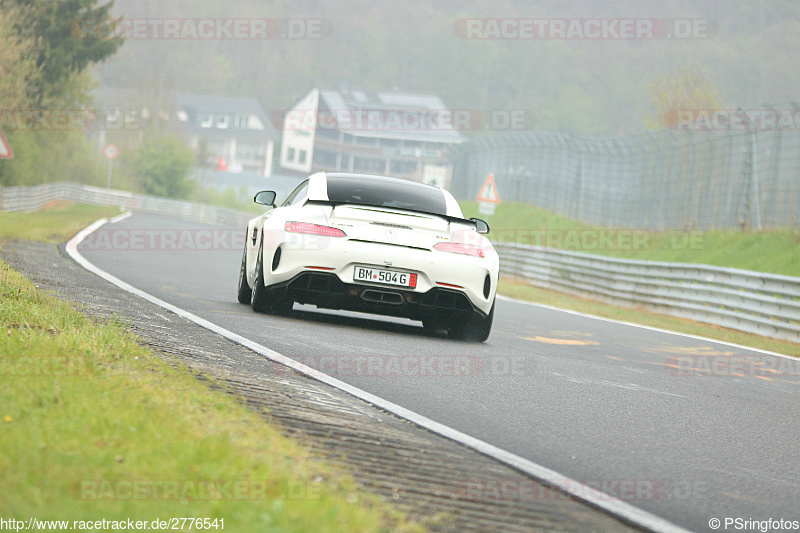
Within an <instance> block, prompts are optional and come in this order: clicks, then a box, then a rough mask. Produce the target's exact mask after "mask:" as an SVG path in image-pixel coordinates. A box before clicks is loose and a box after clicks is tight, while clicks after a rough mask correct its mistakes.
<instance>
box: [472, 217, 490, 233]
mask: <svg viewBox="0 0 800 533" xmlns="http://www.w3.org/2000/svg"><path fill="white" fill-rule="evenodd" d="M469 220H470V222H474V223H475V229H476V230H477V231H478V233H480V234H482V235H486V234H487V233H489V223H488V222H486V221H485V220H481V219H479V218H471V219H469Z"/></svg>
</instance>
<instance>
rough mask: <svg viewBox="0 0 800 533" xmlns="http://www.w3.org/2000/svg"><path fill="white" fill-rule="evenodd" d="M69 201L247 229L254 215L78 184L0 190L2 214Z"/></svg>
mask: <svg viewBox="0 0 800 533" xmlns="http://www.w3.org/2000/svg"><path fill="white" fill-rule="evenodd" d="M57 200H67V201H72V202H79V203H84V204H94V205H110V206H118V207H120V208H121V209H123V210H129V209H130V210H134V211H142V212H145V213H153V214H162V215H168V216H174V217H180V218H184V219H187V220H192V221H195V222H204V223H209V224H226V225H233V226H244V225H245V224H246V223H247V221H248V220H249V219H251V218H253V216H254V215H251V214H248V213H245V212H243V211H237V210H235V209H224V208H221V207H215V206H211V205H207V204H198V203H195V202H187V201H184V200H174V199H172V198H161V197H158V196H149V195H146V194H135V193H131V192H128V191H119V190H115V189H101V188H98V187H91V186H89V185H78V184H75V183H63V182H58V183H46V184H44V185H34V186H28V187H0V211H28V212H32V211H38V210H40V209H42V208H43V207H45V206H46V205H47V204H48V203H50V202H53V201H57Z"/></svg>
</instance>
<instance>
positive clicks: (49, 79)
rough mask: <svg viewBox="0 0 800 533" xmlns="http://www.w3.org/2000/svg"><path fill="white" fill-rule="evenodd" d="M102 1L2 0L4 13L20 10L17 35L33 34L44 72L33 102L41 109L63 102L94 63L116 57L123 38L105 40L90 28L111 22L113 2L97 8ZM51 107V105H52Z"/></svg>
mask: <svg viewBox="0 0 800 533" xmlns="http://www.w3.org/2000/svg"><path fill="white" fill-rule="evenodd" d="M97 2H98V0H60V1H58V2H54V1H52V0H0V12H5V11H11V10H14V9H17V10H18V13H19V16H18V17H17V20H16V23H15V28H16V30H17V33H19V34H21V35H22V34H24V33H26V32H33V34H34V35H35V37H36V40H35V44H34V46H33V50H32V52H33V53H32V57H33V58H35V61H36V66H37V67H38V69H39V71H40V78H39V79H38V80H37V81H38V83H36V85H35V88H34V91H33V93H32V94H31V99H32V100H33V101H34V102H35V104H36V105H38V106H41V105H44V104H45V103H46V102H53V101H56V102H62V101H63V100H64V99H65V98H66V99H67V100H68V101H69V98H70V97H71V96H73V95H70V94H69V93H68V91H69V89H70V88H71V86H70V83H69V82H70V80H71V79H72V78H73V76H74V75H75V74H78V73H80V72H82V71H83V70H84V69H85V68H86V67H88V66H89V65H91V64H92V63H98V62H100V61H103V60H104V59H106V58H107V57H109V56H111V55H112V54H114V53H115V52H116V50H117V48H118V47H119V45H120V44H122V42H123V41H122V39H116V38H108V37H103V36H102V35H100V34H99V33H95V32H92V31H88V32H87V31H86V30H87V28H93V27H97V25H104V27H108V26H109V24H110V23H111V19H110V17H109V10H110V9H111V7H112V6H113V2H109V3H108V4H105V5H103V6H100V7H96V4H97ZM48 105H49V104H48Z"/></svg>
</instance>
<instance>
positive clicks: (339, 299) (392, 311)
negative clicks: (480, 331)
mask: <svg viewBox="0 0 800 533" xmlns="http://www.w3.org/2000/svg"><path fill="white" fill-rule="evenodd" d="M267 290H268V291H269V292H270V293H272V294H274V296H275V297H281V298H282V297H290V298H291V299H292V300H294V301H296V302H298V303H301V304H312V305H316V306H317V307H322V308H326V309H342V310H348V311H361V312H365V313H371V314H379V315H388V316H397V317H404V318H410V319H412V320H434V321H438V320H442V319H443V318H445V319H446V320H447V321H448V322H458V321H460V320H467V319H469V318H470V317H479V318H484V317H486V315H487V313H485V312H484V311H483V310H481V309H480V308H478V307H476V306H475V305H474V304H473V303H472V302H471V301H470V299H469V298H468V297H467V295H466V294H464V293H463V292H460V291H457V290H452V289H445V288H439V287H435V288H432V289H430V290H428V291H426V292H416V291H410V290H404V289H402V288H397V287H377V286H373V285H362V284H358V283H344V282H343V281H342V280H341V279H339V277H338V276H337V275H336V274H333V273H327V272H302V273H300V274H298V275H296V276H295V277H293V278H292V279H290V280H288V281H284V282H281V283H277V284H274V285H270V286H269V287H267Z"/></svg>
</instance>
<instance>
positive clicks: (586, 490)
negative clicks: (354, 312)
mask: <svg viewBox="0 0 800 533" xmlns="http://www.w3.org/2000/svg"><path fill="white" fill-rule="evenodd" d="M106 222H108V220H107V219H105V218H104V219H100V220H98V221H96V222H94V223H93V224H91V225H90V226H88V227H86V228H84V229H83V230H81V231H80V232H78V234H77V235H75V236H74V237H73V238H72V239H70V240H69V242H67V246H66V251H67V254H69V256H70V257H71V258H72V259H74V260H75V261H76V262H77V263H78V264H79V265H81V266H82V267H83V268H85V269H86V270H88V271H89V272H92V273H93V274H97V275H98V276H100V277H101V278H103V279H105V280H106V281H108V282H110V283H112V284H114V285H116V286H117V287H119V288H121V289H123V290H125V291H128V292H130V293H131V294H135V295H136V296H139V297H141V298H144V299H145V300H147V301H148V302H151V303H154V304H156V305H158V306H159V307H162V308H164V309H166V310H168V311H171V312H173V313H175V314H176V315H178V316H180V317H182V318H185V319H187V320H189V321H191V322H194V323H195V324H197V325H199V326H202V327H204V328H206V329H209V330H211V331H213V332H214V333H217V334H219V335H222V336H223V337H225V338H227V339H230V340H232V341H233V342H235V343H237V344H240V345H242V346H244V347H245V348H249V349H250V350H252V351H254V352H256V353H258V354H261V355H263V356H264V357H266V358H267V359H270V360H271V361H275V362H276V363H280V364H282V365H285V366H287V367H289V368H291V369H293V370H296V371H297V372H300V373H301V374H304V375H306V376H308V377H310V378H313V379H316V380H318V381H321V382H322V383H325V384H327V385H330V386H332V387H335V388H337V389H339V390H342V391H344V392H346V393H348V394H351V395H352V396H355V397H356V398H359V399H361V400H364V401H366V402H368V403H371V404H372V405H375V406H376V407H379V408H381V409H383V410H385V411H388V412H390V413H392V414H394V415H396V416H399V417H401V418H404V419H406V420H408V421H410V422H413V423H414V424H416V425H418V426H421V427H423V428H425V429H427V430H428V431H432V432H434V433H437V434H439V435H441V436H443V437H446V438H448V439H450V440H453V441H455V442H458V443H460V444H462V445H464V446H467V447H469V448H471V449H473V450H476V451H478V452H480V453H482V454H484V455H487V456H489V457H492V458H494V459H497V460H498V461H500V462H502V463H504V464H506V465H509V466H511V467H513V468H516V469H517V470H519V471H521V472H524V473H526V474H528V475H530V476H532V477H533V478H535V479H537V480H539V481H542V482H544V483H546V484H548V485H551V486H553V487H558V488H560V489H561V490H564V491H565V492H567V493H568V494H571V495H572V496H574V497H575V498H576V499H578V500H581V501H584V502H586V503H588V504H590V505H592V506H594V507H596V508H599V509H601V510H603V511H606V512H607V513H610V514H612V515H614V516H615V517H617V518H619V519H621V520H623V521H625V522H628V523H631V524H634V525H636V526H639V527H642V528H645V529H648V530H651V531H655V532H664V533H688V530H686V529H683V528H681V527H679V526H676V525H675V524H672V523H671V522H668V521H667V520H665V519H663V518H660V517H658V516H656V515H654V514H651V513H648V512H647V511H643V510H641V509H638V508H636V507H634V506H633V505H631V504H629V503H627V502H625V501H623V500H620V499H617V498H614V497H612V496H610V495H608V494H605V493H604V492H601V491H599V490H597V489H593V488H592V487H589V486H588V485H584V484H582V483H579V482H578V481H575V480H573V479H570V478H568V477H566V476H563V475H561V474H559V473H558V472H556V471H554V470H550V469H549V468H546V467H544V466H541V465H539V464H537V463H534V462H533V461H529V460H528V459H525V458H523V457H520V456H518V455H515V454H513V453H510V452H507V451H505V450H503V449H501V448H498V447H496V446H494V445H492V444H489V443H488V442H484V441H482V440H480V439H476V438H475V437H471V436H469V435H467V434H466V433H462V432H460V431H458V430H457V429H453V428H451V427H450V426H446V425H444V424H441V423H439V422H436V421H434V420H431V419H430V418H427V417H425V416H423V415H420V414H419V413H416V412H414V411H411V410H409V409H406V408H405V407H402V406H400V405H397V404H395V403H392V402H390V401H388V400H384V399H383V398H381V397H379V396H375V395H374V394H372V393H369V392H367V391H365V390H361V389H359V388H357V387H353V386H352V385H349V384H347V383H345V382H343V381H340V380H338V379H336V378H334V377H331V376H329V375H327V374H324V373H322V372H320V371H319V370H316V369H314V368H311V367H309V366H306V365H304V364H301V363H298V362H297V361H295V360H294V359H291V358H289V357H286V356H285V355H281V354H279V353H278V352H275V351H273V350H270V349H269V348H267V347H266V346H262V345H261V344H258V343H256V342H253V341H251V340H250V339H247V338H245V337H242V336H241V335H239V334H237V333H234V332H232V331H229V330H227V329H225V328H223V327H221V326H218V325H216V324H214V323H212V322H209V321H208V320H205V319H204V318H200V317H199V316H197V315H194V314H192V313H190V312H188V311H185V310H183V309H181V308H180V307H177V306H175V305H172V304H170V303H167V302H165V301H164V300H161V299H159V298H156V297H155V296H152V295H151V294H148V293H146V292H144V291H142V290H140V289H137V288H136V287H133V286H132V285H129V284H128V283H125V282H124V281H122V280H121V279H119V278H117V277H116V276H113V275H112V274H109V273H108V272H106V271H104V270H102V269H100V268H98V267H96V266H95V265H94V264H92V263H91V262H90V261H89V260H87V259H86V258H85V257H83V256H82V255H81V253H80V252H79V251H78V245H79V244H80V243H81V242H82V241H83V240H84V239H85V238H86V237H87V236H88V235H90V234H91V233H92V232H94V231H95V230H97V229H98V228H100V226H102V225H103V224H105V223H106Z"/></svg>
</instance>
